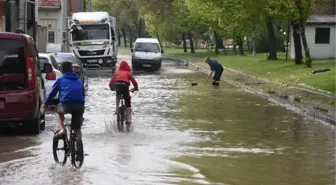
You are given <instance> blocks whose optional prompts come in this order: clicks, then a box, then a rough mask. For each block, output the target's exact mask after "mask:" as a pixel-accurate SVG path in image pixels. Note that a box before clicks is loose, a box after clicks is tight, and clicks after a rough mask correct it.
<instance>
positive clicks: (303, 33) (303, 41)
mask: <svg viewBox="0 0 336 185" xmlns="http://www.w3.org/2000/svg"><path fill="white" fill-rule="evenodd" d="M305 32H306V29H305V24H304V23H303V22H301V38H302V44H303V48H304V51H305V53H306V58H305V62H306V66H307V67H308V68H311V67H312V59H311V57H310V51H309V48H308V43H307V38H306V33H305Z"/></svg>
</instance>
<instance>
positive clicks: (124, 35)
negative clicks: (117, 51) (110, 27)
mask: <svg viewBox="0 0 336 185" xmlns="http://www.w3.org/2000/svg"><path fill="white" fill-rule="evenodd" d="M121 33H122V34H123V37H124V46H125V48H127V37H126V31H125V28H122V29H121Z"/></svg>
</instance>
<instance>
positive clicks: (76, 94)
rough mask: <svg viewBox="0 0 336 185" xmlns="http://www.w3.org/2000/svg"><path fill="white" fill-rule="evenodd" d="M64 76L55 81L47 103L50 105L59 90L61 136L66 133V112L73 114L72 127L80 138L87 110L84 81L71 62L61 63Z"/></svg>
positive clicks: (58, 107) (59, 133)
mask: <svg viewBox="0 0 336 185" xmlns="http://www.w3.org/2000/svg"><path fill="white" fill-rule="evenodd" d="M61 71H62V73H63V76H62V77H61V78H58V79H57V80H56V82H55V83H54V85H53V87H52V90H51V92H50V94H49V95H48V97H47V99H46V101H45V102H44V104H45V105H47V106H48V104H50V102H51V101H52V99H53V98H54V97H55V95H56V94H57V92H59V99H60V103H59V104H58V105H57V113H58V122H59V127H60V130H59V132H58V133H57V134H58V135H59V136H60V135H64V130H65V128H64V114H71V128H72V129H73V130H74V131H75V134H76V136H77V137H78V138H82V131H81V127H82V119H83V114H84V110H85V106H84V105H85V91H84V86H83V82H82V81H81V79H80V77H79V75H77V74H76V73H74V72H73V71H72V64H71V63H70V62H63V63H62V64H61Z"/></svg>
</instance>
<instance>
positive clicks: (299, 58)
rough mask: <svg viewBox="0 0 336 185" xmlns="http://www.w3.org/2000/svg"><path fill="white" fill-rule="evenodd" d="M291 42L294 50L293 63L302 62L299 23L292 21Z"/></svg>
mask: <svg viewBox="0 0 336 185" xmlns="http://www.w3.org/2000/svg"><path fill="white" fill-rule="evenodd" d="M292 31H293V43H294V51H295V64H302V46H301V37H300V25H299V24H297V23H292Z"/></svg>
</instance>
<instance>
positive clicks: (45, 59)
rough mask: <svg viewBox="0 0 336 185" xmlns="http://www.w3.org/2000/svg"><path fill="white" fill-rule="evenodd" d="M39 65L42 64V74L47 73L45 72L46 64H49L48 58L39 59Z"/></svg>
mask: <svg viewBox="0 0 336 185" xmlns="http://www.w3.org/2000/svg"><path fill="white" fill-rule="evenodd" d="M39 63H40V70H41V73H45V71H44V64H47V63H49V61H48V58H46V57H39Z"/></svg>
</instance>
